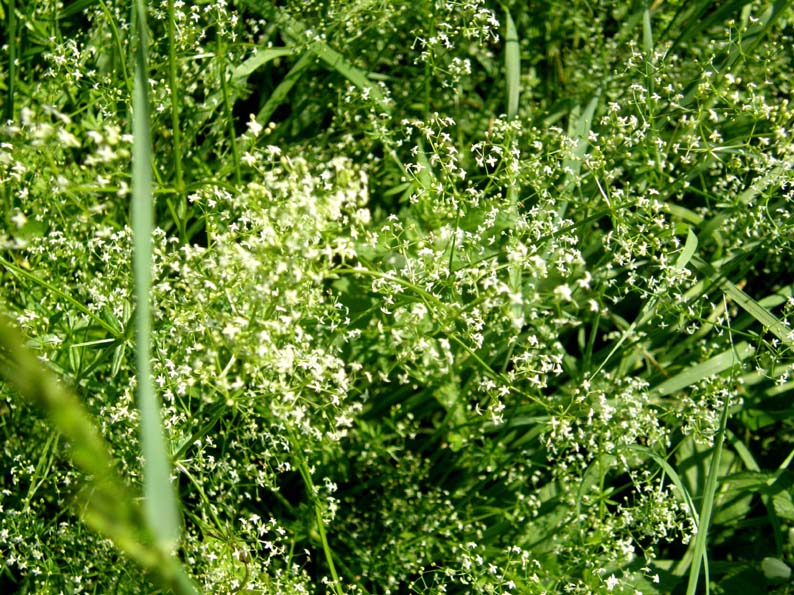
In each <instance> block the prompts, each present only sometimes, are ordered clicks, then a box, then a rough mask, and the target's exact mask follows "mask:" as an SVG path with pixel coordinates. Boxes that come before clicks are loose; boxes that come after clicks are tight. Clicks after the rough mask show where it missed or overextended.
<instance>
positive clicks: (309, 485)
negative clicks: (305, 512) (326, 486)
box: [290, 432, 344, 595]
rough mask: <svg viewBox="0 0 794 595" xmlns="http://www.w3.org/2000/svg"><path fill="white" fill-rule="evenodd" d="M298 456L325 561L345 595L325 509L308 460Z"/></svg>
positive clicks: (336, 586)
mask: <svg viewBox="0 0 794 595" xmlns="http://www.w3.org/2000/svg"><path fill="white" fill-rule="evenodd" d="M291 434H292V433H291V432H290V438H291V441H292V444H293V445H295V444H296V443H297V441H296V440H295V437H294V436H292V435H291ZM295 452H296V455H297V459H298V471H299V472H300V474H301V477H302V478H303V483H304V484H305V485H306V490H307V491H308V492H309V498H311V500H312V503H313V504H314V516H315V518H316V520H317V532H318V533H319V534H320V542H321V543H322V546H323V553H324V554H325V560H326V562H327V563H328V569H329V570H330V572H331V580H332V581H333V583H334V591H335V592H336V595H344V590H343V589H342V583H341V582H340V581H339V574H338V573H337V572H336V565H335V564H334V555H333V552H332V551H331V546H330V544H329V543H328V536H327V534H326V533H325V523H324V521H323V509H322V505H321V504H320V499H319V498H318V497H317V491H316V490H315V488H314V482H313V481H312V476H311V473H310V472H309V466H308V465H307V464H306V459H304V458H303V455H301V454H300V452H298V450H297V449H296V451H295Z"/></svg>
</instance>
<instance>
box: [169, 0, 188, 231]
mask: <svg viewBox="0 0 794 595" xmlns="http://www.w3.org/2000/svg"><path fill="white" fill-rule="evenodd" d="M174 23H175V15H174V0H168V86H169V88H170V90H171V138H172V139H173V155H174V176H175V177H176V191H177V195H178V196H177V200H178V201H179V203H180V206H179V207H178V208H177V214H181V213H184V211H185V208H186V207H187V202H186V198H185V180H184V175H183V172H182V130H181V127H180V125H179V82H178V79H177V76H178V74H177V63H176V28H175V26H174ZM176 224H177V227H178V229H179V235H180V237H181V238H182V239H184V238H185V217H183V216H178V217H177V218H176Z"/></svg>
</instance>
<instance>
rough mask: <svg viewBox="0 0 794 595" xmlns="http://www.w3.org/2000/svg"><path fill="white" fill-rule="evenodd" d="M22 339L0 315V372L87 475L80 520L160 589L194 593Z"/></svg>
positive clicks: (69, 399)
mask: <svg viewBox="0 0 794 595" xmlns="http://www.w3.org/2000/svg"><path fill="white" fill-rule="evenodd" d="M25 342H26V341H25V338H24V337H23V336H22V334H21V333H20V332H19V331H18V330H16V329H15V328H13V327H12V326H11V325H10V324H9V323H8V322H7V321H6V319H5V318H4V317H3V316H0V376H2V377H4V378H5V379H6V380H7V381H8V383H9V384H10V385H12V386H13V387H14V388H16V390H17V391H18V392H19V394H20V395H21V396H22V397H23V398H25V399H26V400H27V401H29V402H30V403H32V404H33V405H35V406H37V407H39V408H40V409H41V410H43V411H44V412H46V413H47V415H48V417H49V419H50V421H51V423H52V425H53V427H54V428H55V429H57V430H58V431H59V432H60V433H61V434H62V435H63V436H64V438H66V440H67V442H68V443H69V445H70V449H69V456H70V457H71V459H72V461H74V463H75V465H76V466H77V468H78V469H80V471H82V472H83V473H85V474H86V475H87V476H88V477H89V478H90V479H89V481H88V483H87V485H86V486H85V489H84V490H83V491H82V493H81V498H80V504H81V505H82V506H81V516H82V518H83V520H84V521H85V523H86V524H87V525H89V526H90V527H91V528H93V529H94V530H96V531H98V532H99V533H101V534H102V535H104V536H105V537H107V538H108V539H110V540H111V541H112V542H113V543H114V544H115V545H116V547H118V548H119V549H120V550H121V551H122V552H124V553H125V554H126V555H127V556H128V557H129V558H130V559H132V560H134V561H135V562H136V563H137V564H138V565H139V566H140V567H141V568H143V569H144V570H145V571H147V572H149V573H152V575H153V577H154V578H155V579H156V580H157V581H158V582H159V583H160V584H161V585H162V586H163V587H164V588H166V589H171V590H173V592H174V593H176V594H177V595H197V593H198V591H197V590H196V588H195V587H194V585H193V583H192V581H191V579H190V578H189V577H188V575H187V573H186V572H185V571H184V569H183V568H182V567H181V565H180V564H179V562H178V561H177V560H176V559H175V558H172V557H171V556H170V555H167V554H166V553H165V552H163V551H162V550H161V549H160V548H155V547H152V546H151V545H150V544H149V535H148V534H147V532H146V531H145V530H144V526H143V523H142V521H143V518H142V516H143V513H142V512H141V510H140V507H139V505H138V500H137V498H136V494H135V493H134V492H133V491H132V489H131V488H130V487H129V486H128V485H126V483H125V482H124V481H123V480H122V479H121V477H120V476H119V474H118V472H117V469H116V465H115V462H114V460H113V458H112V457H111V455H110V448H109V447H108V445H107V443H106V442H105V440H104V439H103V438H102V435H101V433H100V432H99V430H98V429H97V427H96V425H95V424H94V423H93V421H92V420H91V417H90V416H89V415H88V413H87V412H86V410H85V409H84V408H83V405H82V403H81V402H80V400H79V399H78V398H77V396H76V395H75V394H74V393H72V391H70V390H69V389H68V388H67V387H66V386H64V385H63V384H61V383H60V382H58V379H57V378H56V377H55V375H54V374H53V373H52V372H51V371H50V370H49V369H48V368H47V367H46V366H44V365H43V364H42V363H41V362H40V361H39V360H38V358H37V357H36V356H35V355H34V354H33V352H31V351H30V350H29V349H28V348H27V347H25Z"/></svg>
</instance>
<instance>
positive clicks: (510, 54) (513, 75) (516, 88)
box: [505, 10, 521, 119]
mask: <svg viewBox="0 0 794 595" xmlns="http://www.w3.org/2000/svg"><path fill="white" fill-rule="evenodd" d="M505 19H506V22H507V25H506V28H507V32H506V35H505V79H506V84H507V117H508V119H513V118H515V117H516V115H517V114H518V99H519V95H520V93H521V49H520V46H519V43H518V32H517V31H516V25H515V23H514V22H513V17H512V16H510V11H508V10H505Z"/></svg>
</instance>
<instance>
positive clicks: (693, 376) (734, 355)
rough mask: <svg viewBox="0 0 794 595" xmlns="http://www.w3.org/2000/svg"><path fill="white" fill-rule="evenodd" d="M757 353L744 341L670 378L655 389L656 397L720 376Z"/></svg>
mask: <svg viewBox="0 0 794 595" xmlns="http://www.w3.org/2000/svg"><path fill="white" fill-rule="evenodd" d="M754 353H755V349H754V348H753V346H752V345H749V344H748V343H746V342H744V341H742V342H741V343H738V344H737V345H735V346H734V347H733V348H732V349H729V350H727V351H723V352H722V353H720V354H718V355H715V356H714V357H712V358H710V359H707V360H706V361H705V362H702V363H699V364H696V365H694V366H691V367H689V368H687V369H685V370H683V371H682V372H679V373H678V374H676V375H675V376H673V377H672V378H668V379H667V380H665V381H664V382H662V383H661V384H659V385H657V386H656V387H655V388H654V389H653V391H652V392H653V394H654V396H658V397H665V396H667V395H671V394H673V393H675V392H678V391H679V390H683V389H685V388H686V387H688V386H692V385H693V384H695V383H697V382H700V381H701V380H703V379H704V378H709V377H711V376H714V375H716V374H720V373H721V372H724V371H725V370H729V369H730V368H731V367H732V366H734V365H735V364H736V363H737V362H741V361H744V360H746V359H747V358H748V357H750V356H751V355H753V354H754Z"/></svg>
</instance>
